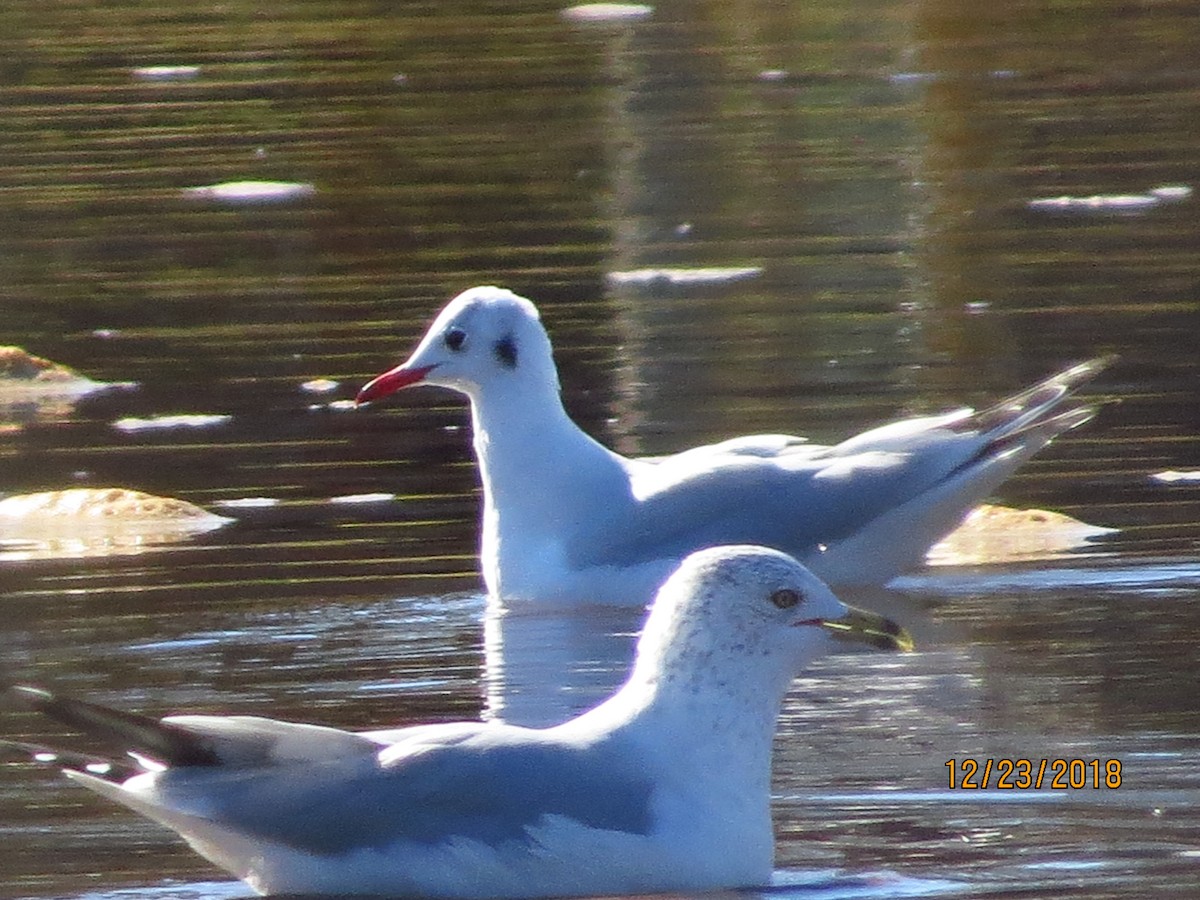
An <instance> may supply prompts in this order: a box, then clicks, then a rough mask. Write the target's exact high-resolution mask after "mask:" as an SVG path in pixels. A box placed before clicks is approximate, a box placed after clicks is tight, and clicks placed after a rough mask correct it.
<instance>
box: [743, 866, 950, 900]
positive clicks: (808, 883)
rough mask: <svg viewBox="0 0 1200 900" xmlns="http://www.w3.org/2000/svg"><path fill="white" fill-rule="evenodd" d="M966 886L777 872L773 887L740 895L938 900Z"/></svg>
mask: <svg viewBox="0 0 1200 900" xmlns="http://www.w3.org/2000/svg"><path fill="white" fill-rule="evenodd" d="M968 886H969V885H967V884H966V883H965V882H962V881H951V880H950V879H947V878H920V877H916V876H912V875H901V874H899V873H897V872H886V871H885V872H861V873H850V872H846V871H843V870H828V869H817V870H811V871H806V870H797V869H776V870H775V871H774V872H773V873H772V874H771V887H770V888H768V889H765V890H758V891H739V892H738V893H739V894H763V895H766V896H769V897H789V896H793V895H794V896H795V897H797V898H805V900H860V898H861V900H870V898H879V900H884V898H892V897H935V896H938V895H940V894H947V893H954V892H959V891H962V890H964V889H965V888H967V887H968Z"/></svg>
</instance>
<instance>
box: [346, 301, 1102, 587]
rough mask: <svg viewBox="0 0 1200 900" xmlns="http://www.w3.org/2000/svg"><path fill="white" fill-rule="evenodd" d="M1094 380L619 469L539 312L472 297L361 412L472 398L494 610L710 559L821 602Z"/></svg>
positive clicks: (939, 512)
mask: <svg viewBox="0 0 1200 900" xmlns="http://www.w3.org/2000/svg"><path fill="white" fill-rule="evenodd" d="M1107 362H1108V360H1107V359H1094V360H1091V361H1088V362H1084V363H1081V364H1079V365H1076V366H1073V367H1071V368H1069V369H1066V370H1065V371H1063V372H1060V373H1058V374H1057V375H1054V376H1053V377H1051V378H1048V379H1046V380H1045V381H1043V382H1041V383H1039V384H1036V385H1034V386H1033V387H1031V388H1028V389H1027V390H1024V391H1022V392H1020V393H1018V394H1015V395H1014V396H1012V397H1009V398H1007V399H1006V400H1002V401H1001V402H1000V403H998V404H996V405H995V406H993V407H990V408H989V409H985V410H983V411H982V412H978V413H976V412H973V411H972V410H969V409H960V410H957V411H954V412H950V413H945V414H942V415H935V416H925V417H921V418H914V419H906V420H904V421H900V422H895V423H893V424H890V425H884V426H882V427H880V428H875V429H873V430H871V431H867V432H864V433H863V434H860V435H858V436H857V437H852V438H850V439H849V440H846V441H844V442H842V443H840V444H838V445H837V446H834V447H826V446H819V445H815V444H810V443H808V442H807V441H805V440H804V439H803V438H796V437H789V436H786V435H754V436H749V437H742V438H735V439H733V440H729V441H725V442H723V443H718V444H712V445H710V446H703V447H696V448H695V449H692V450H688V451H685V452H683V453H678V454H676V455H674V456H666V457H656V458H652V459H628V458H625V457H622V456H620V455H618V454H616V453H614V452H612V451H611V450H609V449H607V448H606V447H604V446H602V445H601V444H599V443H597V442H596V441H595V440H593V439H592V438H591V437H589V436H588V435H587V434H585V433H584V432H583V431H581V430H580V429H579V427H578V426H577V425H576V424H575V423H574V422H572V421H571V419H570V418H569V417H568V416H567V414H566V412H565V411H564V409H563V405H562V401H561V399H560V397H559V383H558V372H557V370H556V368H555V365H554V358H553V355H552V352H551V347H550V339H549V337H548V336H547V334H546V331H545V329H544V328H543V327H542V324H541V322H540V320H539V317H538V312H537V309H536V307H534V305H533V304H532V303H531V302H529V301H528V300H526V299H525V298H523V297H519V296H517V295H516V294H514V293H512V292H511V291H507V290H504V289H501V288H496V287H477V288H472V289H470V290H468V291H465V292H464V293H462V294H459V295H458V296H457V297H455V298H454V299H453V300H452V301H451V302H450V303H449V304H448V305H447V306H446V308H445V309H443V310H442V312H441V313H440V314H439V315H438V316H437V318H436V319H435V320H434V321H433V324H432V325H431V326H430V327H429V330H428V332H427V333H426V334H425V337H424V338H423V339H422V340H421V342H420V344H419V345H418V346H417V348H416V350H415V351H413V354H412V356H410V357H409V359H408V360H407V361H406V362H404V363H402V364H401V365H399V366H397V367H396V368H394V369H391V370H390V371H388V372H385V373H384V374H382V375H380V376H379V377H377V378H375V379H374V380H373V381H371V382H370V383H369V384H367V385H366V386H365V387H363V389H362V390H361V391H360V392H359V394H358V402H359V403H364V402H369V401H374V400H379V399H381V398H383V397H386V396H387V395H389V394H391V393H393V392H394V391H397V390H399V389H400V388H404V387H408V386H409V385H415V384H432V385H441V386H443V387H448V388H452V389H454V390H457V391H460V392H462V393H463V394H466V395H467V397H468V398H470V401H471V416H472V423H473V426H474V435H475V453H476V455H477V457H478V459H479V467H480V470H481V476H482V481H483V498H484V499H483V528H482V547H481V564H482V569H483V577H484V581H485V583H486V585H487V587H488V590H489V592H490V594H491V595H492V596H494V597H499V598H501V599H503V600H506V601H511V600H518V601H519V600H538V601H555V600H565V601H573V600H579V601H591V602H597V603H633V604H644V603H646V602H647V601H648V600H649V599H650V598H651V597H652V596H653V595H654V590H655V589H656V588H657V587H658V585H659V584H661V582H662V580H663V578H665V577H666V576H667V574H668V573H669V572H670V571H671V570H672V569H673V568H674V566H675V565H677V564H678V562H679V561H680V560H681V559H682V558H683V557H684V556H686V555H687V554H688V553H690V552H692V551H693V550H698V549H700V548H702V547H706V546H713V545H716V544H732V543H752V544H760V545H763V546H768V547H775V548H777V549H779V550H782V551H784V552H786V553H790V554H791V555H793V556H795V557H797V558H798V559H800V560H801V561H802V562H804V563H805V565H808V566H810V567H811V568H812V569H813V571H815V572H816V573H817V574H818V575H820V576H821V577H822V578H824V579H825V580H826V581H828V582H830V583H832V584H835V585H850V584H883V583H885V582H887V581H889V580H890V579H891V578H893V577H894V576H896V575H898V574H900V573H901V572H903V571H906V570H908V569H911V568H914V567H916V566H917V565H919V564H920V563H921V561H922V560H923V559H924V557H925V554H926V552H927V551H928V550H929V548H930V547H931V546H932V545H933V544H935V543H936V542H937V541H938V540H939V539H941V538H942V537H944V536H945V535H946V534H948V533H949V532H950V531H952V530H953V529H954V528H955V526H956V525H958V524H959V522H960V521H961V520H962V519H963V517H964V516H965V515H966V514H967V513H968V512H969V511H970V510H971V509H972V508H973V507H974V506H975V505H977V504H978V503H979V502H980V501H981V500H983V499H984V498H985V497H987V496H988V495H989V494H990V493H991V492H992V491H993V490H994V489H995V488H996V486H997V485H999V484H1000V483H1001V482H1002V481H1003V480H1004V479H1005V478H1007V477H1008V476H1009V475H1010V474H1011V473H1012V472H1013V471H1014V470H1015V469H1016V468H1017V467H1018V466H1020V465H1021V463H1022V462H1024V461H1025V460H1026V459H1028V458H1029V457H1030V456H1032V455H1033V454H1034V453H1036V452H1037V451H1038V450H1040V449H1041V448H1042V447H1044V446H1045V445H1046V444H1047V443H1048V442H1049V441H1050V440H1051V439H1052V438H1054V437H1055V436H1057V435H1059V434H1061V433H1062V432H1064V431H1067V430H1068V429H1071V428H1074V427H1076V426H1078V425H1081V424H1083V423H1084V422H1086V421H1087V420H1088V419H1090V418H1091V417H1092V416H1093V415H1094V414H1095V407H1094V406H1090V405H1086V404H1074V405H1065V406H1064V405H1063V401H1064V400H1065V399H1066V398H1067V397H1068V396H1069V395H1070V393H1071V391H1072V390H1074V389H1075V388H1076V387H1078V386H1079V385H1080V384H1081V383H1083V382H1084V381H1087V380H1088V379H1089V378H1091V377H1092V376H1094V375H1095V374H1096V373H1097V372H1099V371H1100V370H1101V369H1102V368H1103V367H1104V366H1105V365H1106V364H1107Z"/></svg>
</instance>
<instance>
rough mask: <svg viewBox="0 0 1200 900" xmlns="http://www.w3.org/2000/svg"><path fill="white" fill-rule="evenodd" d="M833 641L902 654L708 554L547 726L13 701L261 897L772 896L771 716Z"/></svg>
mask: <svg viewBox="0 0 1200 900" xmlns="http://www.w3.org/2000/svg"><path fill="white" fill-rule="evenodd" d="M831 637H833V638H840V639H848V640H853V641H859V642H865V643H868V644H871V645H873V646H876V647H879V648H881V649H904V650H907V649H911V646H912V645H911V640H910V639H909V637H908V635H907V634H906V633H905V632H904V631H903V630H902V629H901V628H900V627H899V626H897V625H896V624H895V623H894V622H891V621H890V620H887V619H884V618H882V617H880V616H877V615H874V614H871V613H864V612H861V611H859V610H855V609H852V608H850V607H847V606H845V605H843V604H842V603H841V602H840V601H839V600H838V599H837V598H836V597H835V596H834V595H833V593H832V592H831V591H830V590H829V588H827V587H826V586H825V585H824V584H823V583H822V582H821V581H820V580H819V579H818V578H817V577H816V576H814V575H813V574H812V573H811V572H809V571H808V570H807V569H805V568H804V567H803V566H801V565H799V564H798V563H797V562H796V561H795V560H794V559H792V558H790V557H788V556H786V555H784V554H782V553H778V552H776V551H774V550H768V549H765V548H762V547H718V548H711V549H708V550H704V551H701V552H699V553H696V554H693V555H692V556H690V557H689V558H688V559H687V560H685V561H684V563H683V564H682V565H681V566H680V568H679V569H678V570H677V571H676V572H675V573H674V574H673V575H672V576H671V577H670V579H669V580H668V581H667V582H666V584H665V585H664V586H663V587H662V589H661V591H660V592H659V594H658V598H657V600H656V602H655V604H654V608H653V610H652V611H651V613H650V616H649V618H648V619H647V621H646V626H645V629H644V630H643V633H642V635H641V638H640V640H639V642H638V648H637V656H636V661H635V663H634V667H633V671H632V673H631V675H630V676H629V680H628V681H627V682H626V683H625V685H624V686H623V687H622V688H621V689H620V690H619V691H617V693H615V694H614V695H613V696H611V697H610V698H609V699H608V700H606V701H605V702H603V703H601V704H600V705H599V706H596V707H594V708H593V709H591V710H590V711H588V712H586V713H584V714H583V715H581V716H578V717H577V718H574V719H571V720H570V721H567V722H565V723H563V724H561V725H556V726H554V727H552V728H546V729H532V728H523V727H519V726H515V725H505V724H499V723H487V724H484V723H478V722H460V723H447V724H441V725H423V726H415V727H411V728H404V729H398V730H393V731H385V732H365V733H352V732H348V731H340V730H337V729H333V728H326V727H321V726H316V725H301V724H293V723H288V722H279V721H275V720H271V719H262V718H253V717H240V716H170V717H168V718H165V719H162V720H157V719H150V718H146V717H142V716H134V715H131V714H129V713H120V712H116V711H114V710H110V709H107V708H105V707H100V706H97V705H94V704H88V703H84V702H81V701H78V700H70V699H66V698H59V697H54V696H52V695H50V694H48V693H46V692H45V691H42V690H40V689H37V688H31V687H15V688H11V689H10V695H11V696H13V697H15V698H16V699H17V700H18V701H20V702H22V703H23V704H24V705H25V706H29V707H33V708H34V709H37V710H40V711H42V712H45V713H48V714H49V715H51V716H53V717H55V718H57V719H60V720H62V721H65V722H67V723H68V724H71V725H72V726H75V727H78V728H81V729H84V730H87V731H90V732H92V733H93V734H95V735H96V736H97V737H99V738H101V739H104V740H105V741H106V742H108V743H114V742H116V743H119V745H120V746H123V747H126V748H128V749H129V750H130V755H131V756H133V757H134V758H135V759H136V760H138V761H139V762H141V763H142V765H141V767H140V771H139V772H138V773H137V774H133V775H132V776H129V777H126V776H127V775H128V772H124V771H123V772H120V773H119V774H116V775H115V776H114V775H111V774H109V775H107V776H106V774H104V773H103V771H102V768H101V767H98V766H97V765H96V761H95V760H94V759H93V758H89V757H86V756H80V755H79V754H62V755H56V754H55V753H54V751H49V750H42V749H41V748H34V749H35V750H36V751H37V752H36V753H35V756H37V757H40V758H41V760H42V761H43V762H48V763H51V764H55V765H59V766H62V767H63V768H64V770H65V771H66V773H67V774H68V775H69V776H70V777H71V778H72V779H73V780H75V781H77V782H79V783H80V784H82V785H83V786H85V787H88V788H91V789H92V790H94V791H96V792H97V793H99V794H103V795H104V796H106V797H109V798H111V799H113V800H115V801H117V802H118V803H122V804H124V805H125V806H128V807H129V808H130V809H133V810H134V811H136V812H138V813H141V814H142V815H144V816H147V817H149V818H151V819H154V820H155V821H157V822H160V823H162V824H164V825H166V826H167V827H169V828H172V829H174V830H175V831H177V832H179V834H181V835H182V836H183V837H184V838H185V839H186V840H187V842H188V843H189V844H191V846H192V847H193V848H194V849H195V850H197V851H198V852H199V853H200V854H202V855H203V856H205V857H207V858H208V859H210V860H211V861H213V862H214V863H216V864H217V865H219V866H221V867H222V868H224V869H226V870H228V871H230V872H232V873H233V874H235V875H237V876H238V877H239V878H242V879H244V880H245V881H246V882H247V883H248V884H249V885H250V886H251V887H253V888H254V889H255V890H256V891H259V892H262V893H272V894H275V893H296V894H377V895H386V896H390V897H401V896H404V897H409V896H419V897H424V898H441V897H446V898H507V897H548V896H569V895H584V894H589V895H594V894H642V893H651V892H662V891H700V890H712V889H717V888H734V887H743V886H752V885H764V884H766V883H768V882H769V880H770V876H771V870H772V866H773V852H774V851H773V845H774V842H773V837H772V828H771V816H770V757H771V745H772V736H773V733H774V731H775V725H776V719H777V718H778V715H779V711H780V706H781V704H782V702H783V697H784V694H785V692H786V690H787V687H788V684H789V682H790V681H791V680H792V678H793V677H794V676H795V675H796V674H797V673H798V672H799V670H800V669H801V668H803V667H804V666H805V665H807V664H808V663H809V662H810V661H811V660H813V659H814V658H815V657H817V656H819V655H821V654H822V653H823V652H824V651H825V650H826V649H828V647H829V645H830V644H831V643H832V641H831V640H830V638H831ZM23 746H24V747H25V748H26V749H29V748H28V745H23ZM124 767H125V768H128V764H125V766H124Z"/></svg>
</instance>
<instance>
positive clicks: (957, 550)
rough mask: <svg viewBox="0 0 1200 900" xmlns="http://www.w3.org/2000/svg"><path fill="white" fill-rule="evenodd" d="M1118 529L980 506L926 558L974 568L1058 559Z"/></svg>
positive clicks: (1059, 516)
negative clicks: (983, 565)
mask: <svg viewBox="0 0 1200 900" xmlns="http://www.w3.org/2000/svg"><path fill="white" fill-rule="evenodd" d="M1117 530H1118V529H1115V528H1105V527H1103V526H1100V525H1090V524H1088V523H1087V522H1081V521H1079V520H1078V519H1073V518H1071V517H1070V516H1067V515H1063V514H1062V513H1058V512H1052V511H1050V510H1045V509H1013V508H1011V507H1007V506H994V505H991V504H987V503H984V504H981V505H980V506H977V507H976V508H975V509H973V510H972V511H971V513H970V514H969V515H968V516H967V517H966V519H964V520H963V522H962V524H961V525H959V526H958V528H956V529H955V530H954V531H953V532H951V533H950V534H949V535H947V536H946V537H945V538H943V539H942V540H941V541H940V542H939V543H937V544H935V545H934V546H933V547H932V548H931V549H930V551H929V553H928V554H927V555H926V557H925V562H926V563H928V564H929V565H931V566H972V565H982V564H1000V563H1014V562H1031V561H1034V560H1047V559H1056V558H1059V557H1062V556H1065V555H1067V554H1069V553H1072V552H1074V551H1076V550H1079V549H1080V548H1082V547H1086V546H1087V545H1088V543H1089V542H1090V541H1092V540H1094V539H1095V538H1098V537H1101V536H1102V535H1106V534H1114V533H1116V531H1117Z"/></svg>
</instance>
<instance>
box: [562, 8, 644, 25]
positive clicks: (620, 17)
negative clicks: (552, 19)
mask: <svg viewBox="0 0 1200 900" xmlns="http://www.w3.org/2000/svg"><path fill="white" fill-rule="evenodd" d="M653 14H654V7H653V6H648V5H646V4H644V3H581V4H579V5H578V6H569V7H567V8H566V9H564V10H563V11H562V13H561V15H562V17H563V18H564V19H566V20H567V21H568V22H577V23H580V24H587V23H604V22H635V21H637V20H638V19H645V18H648V17H649V16H652V15H653Z"/></svg>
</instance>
